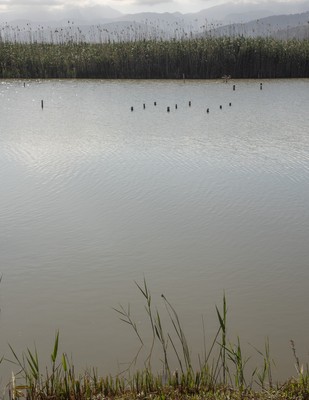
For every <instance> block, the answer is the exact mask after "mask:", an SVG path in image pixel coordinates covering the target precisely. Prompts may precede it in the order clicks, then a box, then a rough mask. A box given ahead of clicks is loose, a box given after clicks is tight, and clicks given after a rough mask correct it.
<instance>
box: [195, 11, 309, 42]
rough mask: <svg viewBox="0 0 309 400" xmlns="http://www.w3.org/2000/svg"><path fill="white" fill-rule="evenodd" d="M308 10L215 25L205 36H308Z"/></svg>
mask: <svg viewBox="0 0 309 400" xmlns="http://www.w3.org/2000/svg"><path fill="white" fill-rule="evenodd" d="M308 34H309V11H307V12H305V13H301V14H291V15H275V16H271V17H266V18H261V19H256V20H254V21H250V22H247V23H241V24H240V23H238V24H230V25H224V26H219V27H215V28H214V29H211V30H209V31H207V32H204V34H201V35H199V36H200V37H202V36H203V35H205V36H209V35H211V36H215V37H219V36H245V37H268V36H271V37H275V38H278V39H279V38H280V39H290V38H297V39H304V38H309V35H308Z"/></svg>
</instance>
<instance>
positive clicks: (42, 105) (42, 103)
mask: <svg viewBox="0 0 309 400" xmlns="http://www.w3.org/2000/svg"><path fill="white" fill-rule="evenodd" d="M41 108H42V110H43V108H44V102H43V100H41Z"/></svg>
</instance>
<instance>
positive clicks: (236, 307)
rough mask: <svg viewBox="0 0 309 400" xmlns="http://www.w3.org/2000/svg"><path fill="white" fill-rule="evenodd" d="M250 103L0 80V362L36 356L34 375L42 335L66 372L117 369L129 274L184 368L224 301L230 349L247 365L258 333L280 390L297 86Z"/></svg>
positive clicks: (162, 90) (292, 231)
mask: <svg viewBox="0 0 309 400" xmlns="http://www.w3.org/2000/svg"><path fill="white" fill-rule="evenodd" d="M233 84H235V85H236V87H235V90H233ZM262 89H263V90H260V81H246V80H241V81H231V82H229V83H227V84H225V83H223V82H221V81H218V82H216V81H186V82H182V81H96V80H93V81H76V80H72V81H57V80H55V81H52V80H51V81H27V82H25V86H24V82H23V81H2V82H1V85H0V124H1V128H0V131H1V133H0V182H1V189H0V190H1V196H0V226H1V230H0V250H1V251H0V272H1V273H2V282H1V285H0V304H1V315H0V333H1V334H0V346H1V347H0V348H1V354H4V355H5V356H6V357H8V358H12V357H11V355H10V351H9V349H8V345H7V343H8V342H9V343H10V344H11V345H12V346H13V347H14V349H15V350H16V352H17V353H20V352H22V351H23V350H26V348H27V347H30V348H33V346H34V343H35V344H36V347H37V348H38V352H39V354H40V355H41V356H42V364H44V365H45V364H46V362H49V361H48V353H49V351H51V350H52V346H53V340H54V336H55V332H56V331H57V330H58V329H59V331H60V341H61V350H62V351H66V352H67V353H68V354H69V355H71V354H72V356H73V360H74V363H75V365H76V366H77V367H78V368H80V369H83V368H86V367H90V366H96V367H98V370H99V372H100V373H102V374H105V373H109V372H112V373H115V372H117V371H119V370H120V369H121V368H122V366H123V365H125V364H123V363H126V362H128V361H130V360H131V359H132V357H133V356H134V355H135V352H136V350H137V349H138V346H139V345H138V341H137V340H136V338H135V336H134V333H133V331H131V330H130V327H129V326H127V325H126V324H124V323H122V322H121V321H119V318H118V315H117V314H116V312H115V311H114V310H113V307H118V305H119V304H123V305H124V306H126V305H127V304H128V303H130V305H131V313H132V317H133V318H134V320H135V321H136V323H137V326H138V329H140V330H141V332H143V335H145V336H146V337H147V335H148V333H147V332H149V329H148V325H147V316H146V312H145V310H144V302H143V299H142V296H141V294H140V293H139V291H138V289H137V287H136V285H135V283H134V281H137V282H138V283H142V281H143V279H144V277H145V279H146V280H147V282H148V286H149V289H150V291H151V293H152V297H153V302H154V306H157V307H158V309H159V310H160V312H161V313H162V315H164V313H165V309H164V305H163V304H162V300H161V298H160V294H161V293H164V294H165V295H166V297H167V298H168V299H169V301H171V303H172V304H173V305H174V306H175V308H176V310H177V311H178V314H179V317H180V319H181V321H182V323H183V327H184V330H185V333H186V334H187V337H188V341H189V344H190V348H191V350H192V355H193V358H194V357H195V358H196V356H197V353H201V352H202V351H203V329H202V316H203V319H204V323H205V329H206V335H207V337H208V336H209V337H210V338H213V337H214V334H215V332H216V329H217V326H218V325H217V321H216V311H215V305H218V307H219V308H220V307H221V305H222V296H223V293H224V292H225V293H226V297H227V303H228V324H229V325H228V332H229V337H230V339H231V340H235V338H236V337H237V335H239V336H240V338H241V341H242V343H243V344H244V347H245V349H246V353H247V355H253V357H256V352H255V350H254V349H253V347H252V346H255V347H258V348H259V349H261V350H263V346H264V342H265V339H266V338H267V337H269V340H270V348H271V353H272V356H273V358H274V359H275V361H276V365H277V367H276V368H275V369H274V371H275V374H276V376H277V377H278V379H284V378H285V377H287V376H290V375H291V374H294V373H295V369H294V359H293V356H292V352H291V349H290V339H294V341H295V344H296V349H297V351H298V355H299V357H300V359H301V362H308V360H309V355H308V353H309V341H308V331H309V318H308V302H309V291H308V288H309V286H308V283H309V206H308V204H309V113H308V106H309V80H308V79H307V80H276V81H275V80H269V81H263V87H262ZM41 100H44V109H42V108H41ZM189 101H191V106H189ZM154 102H156V104H157V105H154ZM229 103H231V105H229ZM143 104H145V109H144V106H143ZM176 104H177V109H176V107H175V105H176ZM220 105H221V106H222V109H220ZM168 106H169V107H170V112H167V107H168ZM131 107H134V111H133V112H132V111H131ZM207 108H209V113H206V109H207ZM169 329H170V331H171V328H169ZM248 343H250V344H248ZM251 345H252V346H251ZM160 356H161V355H160ZM156 358H159V356H158V357H156V356H154V357H153V359H154V360H153V362H154V365H159V361H158V360H157V361H156ZM46 360H47V361H46ZM257 360H258V361H260V360H259V359H258V358H257ZM156 363H157V364H156ZM0 368H1V375H2V376H3V377H5V376H6V373H7V372H8V371H10V370H11V369H12V368H13V366H12V365H11V364H8V363H3V364H2V365H0ZM15 370H16V368H15ZM4 379H5V378H3V380H4Z"/></svg>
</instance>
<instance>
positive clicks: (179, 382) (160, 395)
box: [8, 281, 309, 400]
mask: <svg viewBox="0 0 309 400" xmlns="http://www.w3.org/2000/svg"><path fill="white" fill-rule="evenodd" d="M137 287H138V289H139V291H140V293H141V295H142V296H143V298H144V300H145V310H146V315H147V321H148V324H147V325H148V328H149V330H150V336H148V338H149V337H150V338H151V339H150V341H149V340H148V342H146V341H145V340H144V338H143V334H142V333H141V332H140V331H139V329H138V327H137V324H136V323H135V322H134V319H133V318H132V315H131V311H130V306H128V307H124V306H122V305H120V306H119V308H117V309H115V311H116V312H117V313H118V315H119V316H120V319H121V320H122V321H123V322H125V323H126V324H127V325H128V326H129V327H131V329H132V330H133V332H134V333H135V335H136V338H137V339H138V341H139V343H140V349H139V351H138V352H137V354H136V356H135V358H134V360H133V361H132V364H131V365H130V366H129V367H128V369H127V370H126V371H123V372H122V373H120V374H119V375H117V376H114V377H113V376H106V377H99V376H98V375H97V373H96V372H95V370H93V371H90V372H85V373H83V374H82V375H78V374H76V372H75V368H74V366H73V363H72V362H71V361H70V360H69V358H68V357H67V355H66V354H65V353H63V354H60V355H59V354H58V344H59V333H57V334H56V336H55V341H54V345H53V350H52V352H51V365H50V367H49V368H44V369H43V370H42V369H41V366H40V363H39V357H38V352H37V350H36V349H34V351H31V350H30V349H27V351H26V352H25V353H24V354H22V356H19V355H17V354H16V352H15V351H14V349H13V347H12V346H10V348H11V351H12V357H13V360H11V362H13V363H15V364H16V365H17V367H18V369H19V372H18V373H16V374H13V376H12V381H11V382H10V384H9V385H8V394H9V398H10V399H17V398H27V399H29V400H30V399H31V400H45V399H46V400H50V399H55V400H57V399H74V400H75V399H76V400H84V399H98V400H99V399H136V398H139V399H162V400H163V399H178V400H180V399H196V400H200V399H205V400H207V399H209V400H210V399H213V400H216V399H217V400H221V399H222V400H223V399H225V400H226V399H230V400H232V399H248V400H249V399H261V400H263V399H264V400H266V399H269V400H270V399H272V400H276V399H278V400H283V399H295V400H307V399H309V369H308V364H307V365H305V366H304V365H302V364H301V362H300V360H299V358H298V356H297V354H296V349H295V345H294V342H293V341H291V350H292V353H293V355H294V361H295V367H296V375H295V377H293V378H291V379H290V380H288V381H286V382H285V383H281V384H280V383H276V382H274V381H273V378H272V376H273V374H272V365H273V361H272V359H271V356H270V348H269V343H268V341H266V343H265V348H264V350H263V351H260V350H257V349H255V350H256V351H257V353H258V355H259V356H260V357H261V360H262V363H261V365H260V366H258V367H255V368H254V369H253V370H252V371H249V370H248V368H247V361H248V358H247V357H246V356H244V355H243V351H242V347H241V343H240V339H239V338H238V339H237V342H236V343H234V344H233V343H231V342H230V341H229V340H228V336H227V304H226V299H225V296H223V305H222V308H221V310H220V309H219V308H217V307H216V313H217V317H218V330H217V333H216V335H215V337H214V338H213V339H212V340H211V341H210V343H209V346H206V342H207V340H206V337H205V332H204V328H203V336H204V352H203V355H202V356H201V355H199V356H198V367H197V368H194V366H193V360H192V355H191V351H190V349H189V345H188V342H187V339H186V337H185V334H184V331H183V328H182V325H181V322H180V319H179V316H178V314H177V312H176V310H175V308H174V307H173V305H172V304H171V303H170V302H169V300H168V299H167V298H166V297H165V296H164V295H162V301H163V304H164V306H165V310H166V313H167V315H166V316H167V320H165V322H169V326H170V329H171V330H170V331H169V328H168V324H167V323H164V324H163V322H162V318H161V315H160V313H159V311H158V310H157V309H156V308H154V307H153V305H152V297H151V294H150V292H149V290H148V287H147V284H146V281H144V282H143V284H142V285H139V284H137ZM163 325H164V326H163ZM145 347H146V349H145ZM206 347H207V350H206ZM141 349H144V350H146V353H145V352H144V354H146V355H147V356H146V358H145V361H144V363H143V364H144V368H143V370H142V371H138V370H135V369H134V365H135V363H136V361H137V358H138V357H139V354H140V351H141ZM157 352H158V353H160V354H161V361H162V369H161V372H160V373H157V372H156V373H155V372H153V371H152V368H151V362H152V358H153V357H154V356H155V355H157ZM155 353H156V354H155ZM172 358H174V361H171V359H172Z"/></svg>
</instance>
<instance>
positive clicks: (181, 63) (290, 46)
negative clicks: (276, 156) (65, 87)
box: [0, 37, 309, 79]
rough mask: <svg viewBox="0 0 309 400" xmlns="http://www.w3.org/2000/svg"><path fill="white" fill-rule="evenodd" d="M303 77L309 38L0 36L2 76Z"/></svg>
mask: <svg viewBox="0 0 309 400" xmlns="http://www.w3.org/2000/svg"><path fill="white" fill-rule="evenodd" d="M222 76H231V77H232V78H235V79H237V78H308V77H309V40H296V39H293V40H287V41H282V40H276V39H272V38H245V37H220V38H213V37H209V38H203V39H186V40H170V41H164V40H155V39H154V40H137V41H131V42H104V43H85V42H80V41H78V40H76V41H72V40H70V41H64V42H62V43H43V42H31V43H19V42H10V41H2V42H1V41H0V77H1V78H2V79H7V78H18V79H44V78H59V79H62V78H96V79H122V78H125V79H182V78H183V77H186V78H188V79H218V78H221V77H222Z"/></svg>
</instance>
